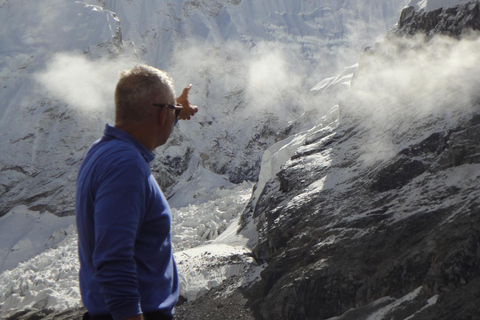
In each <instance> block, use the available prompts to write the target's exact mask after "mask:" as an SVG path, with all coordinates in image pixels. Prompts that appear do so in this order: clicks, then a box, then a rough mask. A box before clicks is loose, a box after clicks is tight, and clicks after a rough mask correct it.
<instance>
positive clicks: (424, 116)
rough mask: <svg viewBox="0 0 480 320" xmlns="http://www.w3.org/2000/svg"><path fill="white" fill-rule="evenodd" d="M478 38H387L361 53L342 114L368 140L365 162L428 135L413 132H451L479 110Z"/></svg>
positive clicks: (479, 69)
mask: <svg viewBox="0 0 480 320" xmlns="http://www.w3.org/2000/svg"><path fill="white" fill-rule="evenodd" d="M479 36H480V34H478V33H473V34H470V35H466V36H465V37H464V38H463V39H462V40H461V41H459V40H456V39H453V38H450V37H446V36H436V37H434V38H433V39H430V40H427V39H426V38H425V37H424V36H421V35H418V36H415V37H410V38H393V37H392V38H388V39H385V40H384V41H382V42H381V43H378V44H377V45H376V47H375V49H374V50H371V51H366V53H365V54H364V55H363V56H362V58H361V59H360V64H359V71H358V73H357V74H356V75H355V77H354V79H353V84H352V87H351V90H350V93H349V95H348V98H346V100H345V101H343V102H342V108H341V113H343V118H344V119H350V120H352V119H355V120H356V121H360V122H361V126H362V127H363V128H365V129H366V130H367V132H368V134H369V135H370V141H369V143H368V144H367V145H365V146H363V148H364V149H365V155H364V160H365V161H366V162H367V163H372V162H375V161H377V160H382V158H387V157H391V156H393V155H395V154H396V153H397V152H399V151H400V150H401V149H402V148H403V145H402V144H401V143H399V141H403V142H404V143H405V141H408V140H415V139H422V138H425V135H427V134H429V131H428V130H427V129H426V130H425V132H422V131H421V130H411V129H412V128H422V127H423V126H424V127H428V124H429V123H433V122H434V123H436V128H437V130H438V129H439V128H441V126H443V127H445V128H447V127H452V126H454V125H455V124H456V123H457V122H458V121H459V120H461V119H462V118H463V117H469V116H471V113H472V112H475V111H478V110H475V108H478V104H477V103H476V101H477V102H478V98H479V96H480V94H479V90H478V88H479V87H480V64H479V60H478V52H480V37H479ZM341 116H342V114H341ZM415 132H417V133H418V132H421V135H420V136H416V135H415Z"/></svg>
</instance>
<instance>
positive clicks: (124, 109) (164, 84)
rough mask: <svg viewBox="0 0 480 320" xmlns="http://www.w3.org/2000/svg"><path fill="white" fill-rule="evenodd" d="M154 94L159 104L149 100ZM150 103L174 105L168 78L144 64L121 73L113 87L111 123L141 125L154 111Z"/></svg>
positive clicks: (165, 74) (173, 93) (172, 90)
mask: <svg viewBox="0 0 480 320" xmlns="http://www.w3.org/2000/svg"><path fill="white" fill-rule="evenodd" d="M158 95H159V96H160V97H161V98H159V101H153V99H154V97H155V96H158ZM152 103H161V104H172V103H175V89H174V88H173V83H172V79H171V78H170V76H169V75H168V74H167V73H166V72H165V71H162V70H159V69H157V68H154V67H151V66H147V65H138V66H136V67H134V68H133V69H131V70H125V71H122V72H121V73H120V79H119V80H118V83H117V87H116V88H115V123H117V124H118V123H141V122H143V121H146V120H148V119H150V118H151V117H152V116H153V112H154V108H155V107H153V106H152Z"/></svg>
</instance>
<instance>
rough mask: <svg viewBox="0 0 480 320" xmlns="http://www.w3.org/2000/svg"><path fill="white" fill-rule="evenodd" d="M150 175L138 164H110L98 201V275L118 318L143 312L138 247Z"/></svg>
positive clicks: (105, 296)
mask: <svg viewBox="0 0 480 320" xmlns="http://www.w3.org/2000/svg"><path fill="white" fill-rule="evenodd" d="M145 181H146V178H145V174H144V172H142V170H141V168H140V167H139V166H136V165H122V166H120V167H118V166H115V168H110V169H109V170H108V174H105V175H104V176H103V177H102V179H101V180H100V181H99V182H98V185H97V190H96V198H95V202H94V210H95V212H94V225H95V228H94V230H95V248H94V252H93V265H94V268H95V279H96V280H97V281H98V282H99V283H100V286H101V293H102V294H103V295H104V298H105V302H106V304H107V307H108V310H109V312H110V314H111V315H112V316H113V318H114V319H124V318H127V317H131V316H134V315H137V314H140V313H142V310H141V307H140V294H139V288H138V280H137V265H136V262H135V258H134V247H135V239H136V235H137V231H138V230H139V226H140V224H141V221H142V219H143V213H144V212H145V198H146V195H145V194H146V188H147V185H146V182H145Z"/></svg>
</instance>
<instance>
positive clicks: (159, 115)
mask: <svg viewBox="0 0 480 320" xmlns="http://www.w3.org/2000/svg"><path fill="white" fill-rule="evenodd" d="M166 109H167V108H165V107H160V108H157V112H155V121H156V122H157V124H158V125H160V126H162V127H163V126H164V125H165V121H166V119H167V114H166Z"/></svg>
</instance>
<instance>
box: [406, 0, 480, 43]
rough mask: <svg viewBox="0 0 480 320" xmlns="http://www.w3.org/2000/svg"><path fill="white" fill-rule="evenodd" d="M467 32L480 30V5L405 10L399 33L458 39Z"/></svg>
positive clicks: (410, 8)
mask: <svg viewBox="0 0 480 320" xmlns="http://www.w3.org/2000/svg"><path fill="white" fill-rule="evenodd" d="M466 30H480V5H479V3H478V2H475V1H472V2H471V3H470V4H463V5H459V6H456V7H453V8H447V9H443V8H440V9H437V10H435V11H430V12H426V13H425V12H417V11H415V10H414V8H413V7H407V8H405V9H404V10H403V12H402V14H401V15H400V20H399V21H398V33H401V34H410V35H413V34H417V33H419V32H422V33H425V34H427V35H429V36H433V35H436V34H445V35H449V36H455V37H458V36H460V35H462V33H464V32H465V31H466Z"/></svg>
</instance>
